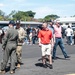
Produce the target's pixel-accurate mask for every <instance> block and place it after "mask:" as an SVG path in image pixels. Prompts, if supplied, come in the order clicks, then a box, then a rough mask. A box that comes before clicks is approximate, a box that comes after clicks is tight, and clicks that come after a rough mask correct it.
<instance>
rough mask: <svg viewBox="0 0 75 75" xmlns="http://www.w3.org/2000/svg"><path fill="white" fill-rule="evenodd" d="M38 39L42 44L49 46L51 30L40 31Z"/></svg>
mask: <svg viewBox="0 0 75 75" xmlns="http://www.w3.org/2000/svg"><path fill="white" fill-rule="evenodd" d="M38 37H39V38H40V39H41V43H42V44H49V43H51V42H50V40H51V38H52V31H51V30H48V29H47V30H40V31H39V33H38Z"/></svg>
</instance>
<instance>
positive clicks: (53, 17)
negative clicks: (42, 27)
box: [44, 14, 59, 21]
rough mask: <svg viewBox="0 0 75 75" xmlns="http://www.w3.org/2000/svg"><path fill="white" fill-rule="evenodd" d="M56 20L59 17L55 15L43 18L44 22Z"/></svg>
mask: <svg viewBox="0 0 75 75" xmlns="http://www.w3.org/2000/svg"><path fill="white" fill-rule="evenodd" d="M56 18H59V16H57V15H53V14H52V15H47V16H45V18H44V21H50V20H55V19H56Z"/></svg>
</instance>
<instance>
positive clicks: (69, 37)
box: [67, 36, 72, 45]
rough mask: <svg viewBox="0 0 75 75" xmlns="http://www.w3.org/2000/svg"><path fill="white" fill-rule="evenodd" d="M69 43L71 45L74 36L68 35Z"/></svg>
mask: <svg viewBox="0 0 75 75" xmlns="http://www.w3.org/2000/svg"><path fill="white" fill-rule="evenodd" d="M67 43H68V44H69V45H70V44H71V43H72V36H67Z"/></svg>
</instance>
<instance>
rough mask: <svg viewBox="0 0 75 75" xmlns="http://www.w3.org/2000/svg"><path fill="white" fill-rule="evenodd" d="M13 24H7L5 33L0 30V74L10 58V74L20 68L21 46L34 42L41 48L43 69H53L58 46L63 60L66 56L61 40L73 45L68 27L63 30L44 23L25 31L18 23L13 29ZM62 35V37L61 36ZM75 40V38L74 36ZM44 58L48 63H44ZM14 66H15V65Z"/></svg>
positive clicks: (54, 24) (71, 32)
mask: <svg viewBox="0 0 75 75" xmlns="http://www.w3.org/2000/svg"><path fill="white" fill-rule="evenodd" d="M14 25H15V22H14V21H13V20H11V21H10V22H9V25H8V27H9V29H8V30H7V31H6V33H4V32H3V30H2V29H0V38H1V39H0V43H2V49H3V61H2V62H1V69H0V73H5V69H6V66H7V63H8V60H9V58H10V73H11V74H13V73H15V68H16V67H17V68H20V66H21V63H22V45H24V44H25V43H27V44H29V45H35V44H36V42H37V43H38V44H39V46H40V47H41V53H42V63H43V67H44V68H47V67H49V68H50V69H53V64H52V63H53V62H52V60H53V59H56V49H57V46H58V45H59V47H60V49H61V51H62V53H63V55H64V58H65V59H67V58H69V57H70V56H68V54H67V52H66V49H65V46H64V42H63V38H64V36H65V37H66V39H67V43H68V44H69V45H73V42H72V38H73V36H72V35H73V30H72V28H71V27H70V26H68V28H66V29H65V30H63V28H62V26H61V25H60V24H59V23H58V22H55V23H54V22H52V21H50V22H48V23H47V22H44V23H43V24H42V26H38V28H30V26H28V28H26V29H25V30H24V29H23V28H22V27H21V24H20V21H16V27H15V28H14ZM63 34H64V35H63ZM74 38H75V36H74ZM46 57H47V59H48V60H49V63H47V62H46ZM15 64H16V65H15Z"/></svg>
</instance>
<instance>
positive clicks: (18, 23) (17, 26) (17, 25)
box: [16, 20, 20, 28]
mask: <svg viewBox="0 0 75 75" xmlns="http://www.w3.org/2000/svg"><path fill="white" fill-rule="evenodd" d="M16 28H20V20H17V21H16Z"/></svg>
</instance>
